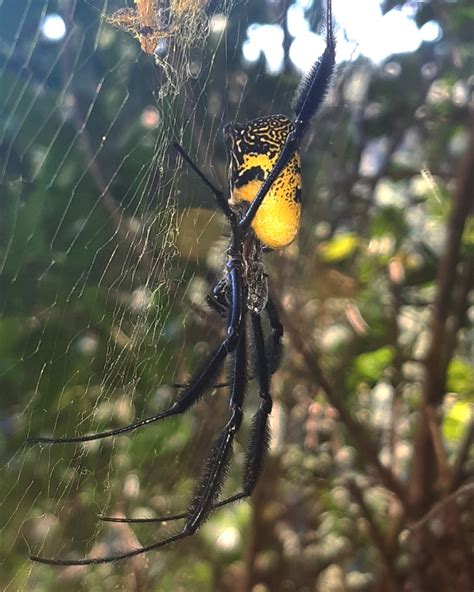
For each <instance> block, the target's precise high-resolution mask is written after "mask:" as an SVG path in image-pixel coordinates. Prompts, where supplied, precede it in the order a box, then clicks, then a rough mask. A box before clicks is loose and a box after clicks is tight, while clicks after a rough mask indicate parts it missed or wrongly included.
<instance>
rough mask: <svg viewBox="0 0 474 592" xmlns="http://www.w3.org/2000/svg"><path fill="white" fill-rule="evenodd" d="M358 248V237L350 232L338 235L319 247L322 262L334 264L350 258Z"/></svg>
mask: <svg viewBox="0 0 474 592" xmlns="http://www.w3.org/2000/svg"><path fill="white" fill-rule="evenodd" d="M358 246H359V237H358V236H357V235H355V234H352V233H350V232H348V233H346V234H339V235H338V236H336V237H334V238H333V239H331V240H330V241H328V242H326V243H324V244H322V245H321V247H320V253H321V258H322V259H323V261H327V262H331V263H333V262H335V261H344V259H347V258H348V257H350V256H351V255H352V254H353V253H354V251H355V250H356V249H357V247H358Z"/></svg>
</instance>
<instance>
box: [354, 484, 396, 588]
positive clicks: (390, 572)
mask: <svg viewBox="0 0 474 592" xmlns="http://www.w3.org/2000/svg"><path fill="white" fill-rule="evenodd" d="M346 487H347V489H348V490H349V492H350V494H351V495H352V497H353V499H354V501H355V503H356V504H357V505H358V506H359V508H360V511H361V512H362V516H363V517H364V518H365V520H366V522H367V525H368V527H369V533H370V536H371V538H372V541H373V542H374V544H375V546H376V547H377V549H378V551H379V553H380V557H381V559H382V562H383V564H384V567H385V571H386V573H387V576H388V577H389V578H390V582H387V584H389V586H390V587H387V588H385V590H387V592H388V590H398V589H399V581H398V577H397V574H396V570H395V566H394V562H393V559H394V558H393V557H392V556H391V555H390V553H389V550H388V549H387V546H386V543H385V540H384V536H383V534H382V532H381V531H380V528H379V526H378V524H377V523H376V522H375V520H374V517H373V516H372V512H371V511H370V509H369V507H368V505H367V504H366V502H365V499H364V495H363V493H362V491H361V490H360V488H359V486H358V485H357V483H356V482H355V481H354V480H353V479H348V480H347V481H346Z"/></svg>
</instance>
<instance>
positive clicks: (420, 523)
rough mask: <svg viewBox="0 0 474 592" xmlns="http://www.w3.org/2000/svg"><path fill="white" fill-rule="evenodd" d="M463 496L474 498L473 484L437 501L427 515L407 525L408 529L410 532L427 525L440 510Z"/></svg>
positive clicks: (468, 484) (464, 486)
mask: <svg viewBox="0 0 474 592" xmlns="http://www.w3.org/2000/svg"><path fill="white" fill-rule="evenodd" d="M465 494H467V495H473V496H474V483H467V484H466V485H463V486H462V487H460V488H459V489H457V490H456V491H454V492H453V493H451V494H450V495H448V496H446V497H445V498H443V499H442V500H441V501H439V502H438V503H437V504H435V505H434V506H433V507H432V508H431V510H430V511H429V512H428V513H426V514H425V515H424V516H422V517H421V518H420V519H419V520H417V521H416V522H413V523H412V524H409V525H408V528H409V529H410V530H411V531H412V532H413V531H416V530H418V529H420V528H421V527H423V526H424V525H425V524H427V523H428V522H429V521H430V520H431V519H432V518H434V517H435V516H436V514H438V512H439V511H440V510H442V509H443V508H445V507H446V506H449V505H450V504H452V503H453V502H455V501H456V499H457V498H458V497H460V496H461V495H465Z"/></svg>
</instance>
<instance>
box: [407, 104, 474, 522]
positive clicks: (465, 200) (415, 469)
mask: <svg viewBox="0 0 474 592" xmlns="http://www.w3.org/2000/svg"><path fill="white" fill-rule="evenodd" d="M473 196H474V106H472V105H471V109H470V119H469V144H468V147H467V150H466V152H465V154H464V157H463V159H462V161H461V163H460V167H459V172H458V175H457V184H456V190H455V194H454V200H453V201H454V203H453V209H452V213H451V216H450V219H449V222H448V229H447V240H446V250H445V253H444V255H443V256H442V257H441V259H440V261H439V265H438V272H437V277H436V286H437V291H436V297H435V301H434V304H433V309H432V316H431V341H430V346H429V349H428V354H427V356H426V359H425V374H424V382H423V393H422V408H421V410H420V415H419V420H418V426H417V430H416V434H415V441H414V450H413V464H412V470H411V476H410V479H409V482H410V487H409V500H410V507H411V511H412V513H413V514H414V515H415V516H416V515H420V514H421V513H423V512H425V511H426V508H427V505H428V504H429V498H430V496H431V495H432V493H433V483H434V480H435V475H434V471H433V464H434V463H433V460H434V454H435V453H434V444H433V440H432V437H431V430H430V427H429V414H428V413H427V412H426V409H427V408H428V407H430V406H431V407H433V408H436V407H438V406H439V405H440V404H441V403H442V401H443V398H444V394H445V386H446V374H447V368H448V364H449V361H450V359H451V356H452V352H453V348H452V347H451V348H450V349H449V350H448V347H447V338H448V336H449V332H448V319H449V315H450V313H451V312H452V310H453V294H454V293H455V292H456V291H457V288H458V285H459V275H458V263H459V261H460V259H461V246H462V235H463V232H464V228H465V226H466V220H467V218H468V216H469V214H470V212H471V211H472V206H473V203H474V200H473ZM459 326H460V324H459ZM459 326H458V327H457V329H459Z"/></svg>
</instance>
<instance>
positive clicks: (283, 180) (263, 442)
mask: <svg viewBox="0 0 474 592" xmlns="http://www.w3.org/2000/svg"><path fill="white" fill-rule="evenodd" d="M326 14H327V15H326V49H325V50H324V53H323V55H322V57H321V59H320V60H318V61H317V62H316V63H315V64H314V65H313V67H312V69H311V70H310V72H309V73H308V74H307V75H306V76H305V77H304V79H303V80H302V83H301V84H300V86H299V88H298V90H297V92H296V95H295V100H294V104H293V108H294V112H295V119H294V121H291V120H290V119H288V117H286V116H284V115H274V116H270V117H259V118H258V119H254V120H252V121H249V122H248V123H246V124H243V125H239V124H228V125H226V126H225V128H224V138H225V142H226V146H227V149H228V153H229V176H230V179H229V182H230V199H228V198H226V197H225V195H224V193H223V192H222V191H220V190H219V189H218V188H217V187H215V186H214V185H213V183H212V182H211V181H209V179H208V178H207V177H206V175H205V174H204V173H203V172H202V171H201V170H200V168H199V167H198V166H197V165H196V164H195V163H194V161H193V160H192V159H191V158H190V157H189V156H188V155H187V154H186V152H185V151H184V149H183V148H182V147H181V146H180V145H178V144H174V147H175V149H176V150H177V151H178V153H179V154H180V155H181V156H182V157H183V158H184V160H185V161H186V162H187V163H188V165H189V166H190V167H191V169H192V170H193V171H194V173H196V175H197V176H198V177H199V178H200V179H201V181H202V182H203V183H204V184H205V185H206V186H207V187H208V189H210V191H211V192H212V194H213V195H214V198H215V200H216V203H217V206H218V207H219V209H220V210H221V211H222V213H223V214H224V216H225V217H226V218H227V220H228V222H229V225H230V244H229V247H228V249H227V263H226V266H225V270H224V273H223V276H222V278H221V279H220V280H219V281H218V282H217V284H216V285H215V286H214V288H213V290H212V292H211V294H210V295H209V296H208V298H207V300H208V303H209V305H210V306H211V308H213V309H214V310H215V311H216V312H218V313H219V314H220V315H221V316H222V317H223V318H224V319H225V320H226V324H227V332H226V335H225V337H224V339H223V340H222V342H221V343H219V345H218V346H217V347H216V348H215V349H214V351H212V353H211V354H210V355H209V356H208V357H207V359H206V360H205V361H204V363H203V364H202V366H201V367H200V368H199V370H198V371H197V372H196V373H195V375H194V376H193V377H192V379H191V380H190V382H189V383H188V384H187V385H186V386H185V387H184V388H183V389H182V390H181V392H180V393H179V394H178V397H177V400H176V401H175V402H174V403H173V405H171V407H170V408H169V409H167V410H165V411H162V412H161V413H158V414H157V415H154V416H152V417H147V418H146V419H142V420H140V421H137V422H136V423H133V424H131V425H128V426H125V427H121V428H118V429H114V430H109V431H106V432H101V433H97V434H90V435H86V436H79V437H72V438H41V437H39V438H30V439H29V443H30V444H37V443H42V444H60V443H66V442H89V441H91V440H98V439H101V438H107V437H109V436H117V435H119V434H125V433H128V432H131V431H133V430H136V429H138V428H141V427H143V426H146V425H150V424H152V423H155V422H156V421H159V420H161V419H165V418H167V417H172V416H174V415H179V414H182V413H185V412H186V411H188V409H190V408H191V407H192V406H193V405H194V404H195V403H196V402H197V401H199V399H201V397H203V396H204V394H205V392H206V390H207V389H209V388H210V387H211V386H212V385H213V384H214V381H215V379H216V377H217V375H218V374H219V372H220V371H221V369H222V366H223V364H224V361H225V360H226V358H227V357H228V356H230V358H231V364H230V380H229V384H228V388H229V407H230V411H229V416H228V419H227V423H226V424H225V426H224V428H223V430H222V431H221V433H220V434H219V436H218V437H217V439H216V441H215V443H214V445H213V448H212V451H211V453H210V455H209V458H208V459H207V461H206V464H205V466H204V468H203V470H202V472H201V476H200V478H199V481H198V483H197V485H196V488H195V491H194V494H193V497H192V499H191V503H190V505H189V508H188V510H187V512H185V513H182V514H176V515H174V516H165V517H161V518H154V519H141V520H140V519H137V520H134V519H127V518H113V517H109V518H107V517H103V518H102V520H108V521H113V522H129V523H137V522H165V521H173V520H178V519H181V518H184V519H185V523H184V526H183V527H182V529H181V530H179V531H178V532H176V533H175V534H172V535H170V536H167V537H165V538H163V539H161V540H159V541H157V542H154V543H151V544H150V545H147V546H144V547H140V548H137V549H132V550H130V551H127V552H124V553H121V554H118V555H111V556H105V557H95V558H91V559H78V560H76V559H48V558H45V557H38V556H31V559H32V560H33V561H37V562H40V563H47V564H51V565H90V564H98V563H109V562H111V561H116V560H119V559H126V558H128V557H134V556H135V555H140V554H141V553H146V552H147V551H151V550H154V549H159V548H161V547H164V546H165V545H168V544H170V543H172V542H175V541H178V540H180V539H183V538H185V537H188V536H191V535H193V534H194V533H195V532H196V531H197V530H198V528H199V527H200V526H201V525H202V524H203V523H204V521H205V520H206V519H207V518H208V516H209V514H210V513H211V511H212V510H214V509H215V508H219V507H222V506H225V505H226V504H230V503H231V502H234V501H237V500H240V499H242V498H244V497H247V496H249V495H250V494H251V493H252V491H253V489H254V487H255V484H256V482H257V480H258V478H259V476H260V473H261V471H262V467H263V463H264V460H265V456H266V454H267V450H268V443H269V439H270V434H269V428H268V417H269V415H270V412H271V409H272V397H271V394H270V375H271V373H273V372H274V371H275V369H276V367H277V365H278V358H279V351H280V345H281V338H282V335H283V328H282V326H281V324H280V321H279V319H278V315H277V311H276V308H275V306H274V305H273V303H272V301H271V299H270V298H269V296H268V287H267V280H266V277H267V276H266V272H265V267H264V264H263V251H264V249H269V248H270V249H279V248H283V247H285V246H287V245H289V244H290V243H291V242H292V241H293V240H294V238H295V236H296V234H297V232H298V229H299V226H300V212H301V205H300V193H301V173H300V156H299V145H300V142H301V140H302V138H303V136H304V135H305V133H306V131H307V129H308V127H309V123H310V121H311V118H312V117H313V116H314V115H315V113H316V112H317V111H318V109H319V107H320V106H321V103H322V102H323V100H324V97H325V95H326V92H327V90H328V87H329V84H330V82H331V77H332V74H333V70H334V49H335V42H334V36H333V30H332V15H331V0H328V1H327V13H326ZM264 313H265V314H266V316H267V318H268V321H269V325H270V327H271V336H270V338H269V339H267V340H266V339H265V337H264V334H263V330H262V321H261V317H262V315H263V314H264ZM248 316H250V321H251V327H250V332H249V334H250V335H251V336H252V340H253V345H254V348H253V350H254V352H255V360H254V361H253V365H254V367H255V378H256V379H257V382H258V385H259V396H260V406H259V408H258V410H257V412H256V413H255V415H254V417H253V420H252V425H251V428H250V436H249V440H248V443H247V448H246V456H245V463H244V471H243V479H242V490H241V491H240V492H239V493H236V494H235V495H232V496H231V497H228V498H226V499H223V500H220V501H219V495H220V492H221V490H222V486H223V482H224V479H225V476H226V472H227V468H228V465H229V463H230V460H231V456H232V444H233V440H234V437H235V434H236V433H237V431H238V430H239V428H240V425H241V422H242V417H243V411H242V406H243V403H244V397H245V388H246V385H247V377H246V368H247V357H248V348H247V330H246V324H247V318H248Z"/></svg>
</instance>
